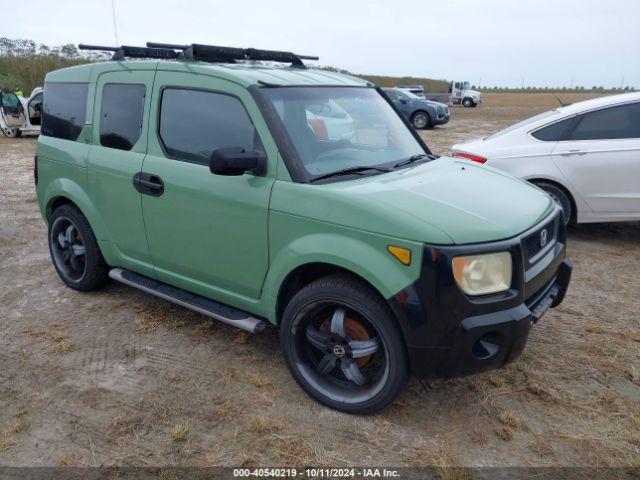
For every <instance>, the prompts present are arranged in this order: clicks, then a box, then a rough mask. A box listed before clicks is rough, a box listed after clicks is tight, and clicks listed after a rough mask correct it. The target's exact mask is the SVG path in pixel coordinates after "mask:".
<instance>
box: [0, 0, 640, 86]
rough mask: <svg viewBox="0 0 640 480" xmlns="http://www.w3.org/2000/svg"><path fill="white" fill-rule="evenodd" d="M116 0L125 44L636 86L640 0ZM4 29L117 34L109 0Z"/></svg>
mask: <svg viewBox="0 0 640 480" xmlns="http://www.w3.org/2000/svg"><path fill="white" fill-rule="evenodd" d="M113 1H114V3H115V13H116V22H117V23H116V25H117V31H118V40H119V42H120V43H121V44H128V45H131V44H133V45H136V44H140V45H141V44H144V42H146V41H160V42H176V43H209V44H214V45H227V46H238V47H256V48H265V49H278V50H291V51H294V52H296V53H300V54H309V55H319V56H320V62H319V63H320V64H321V65H332V66H335V67H339V68H344V69H347V70H349V71H352V72H354V73H368V74H379V75H413V76H424V77H431V78H445V79H449V80H451V79H457V80H469V81H471V82H472V83H474V84H478V83H479V82H481V85H485V86H494V85H499V86H520V85H521V84H522V83H524V85H525V86H526V85H532V86H563V85H564V86H570V85H571V84H572V82H573V85H583V86H585V87H587V88H590V87H591V86H593V85H597V86H599V85H603V86H606V87H611V86H616V87H618V86H620V84H621V82H622V81H623V78H624V84H625V85H631V86H634V87H636V88H640V1H639V0H606V1H603V0H511V1H508V0H484V1H482V2H478V1H473V0H439V1H437V2H434V1H429V0H423V1H421V2H414V1H405V2H399V1H395V2H394V1H390V0H385V1H379V0H370V1H363V0H313V1H306V0H260V1H255V0H252V1H247V0H243V1H232V0H225V1H224V2H222V1H215V0H209V1H207V0H180V1H177V0H154V1H150V0H144V1H143V0H140V1H135V0H126V1H125V0H113ZM4 2H8V0H2V3H4ZM4 10H5V12H4V13H5V14H6V13H7V11H6V9H4ZM0 35H2V36H7V37H10V38H29V39H32V40H35V41H36V42H38V43H46V44H49V45H59V44H64V43H76V44H77V43H80V42H85V43H102V44H107V45H113V44H114V43H115V39H114V27H113V18H112V13H111V0H78V1H73V0H54V1H52V0H46V1H41V0H31V1H30V2H27V3H24V4H20V5H15V8H13V7H12V8H10V15H8V16H7V15H5V16H4V20H3V22H2V32H0Z"/></svg>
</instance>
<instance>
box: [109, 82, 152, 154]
mask: <svg viewBox="0 0 640 480" xmlns="http://www.w3.org/2000/svg"><path fill="white" fill-rule="evenodd" d="M146 91H147V89H146V87H145V86H144V85H126V84H107V85H105V86H104V87H103V88H102V106H101V108H100V145H102V146H103V147H109V148H117V149H118V150H131V148H133V146H134V145H135V143H136V142H137V141H138V138H140V134H141V133H142V121H143V115H144V97H145V93H146Z"/></svg>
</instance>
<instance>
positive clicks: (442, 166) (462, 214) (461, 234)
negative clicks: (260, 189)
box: [271, 157, 554, 244]
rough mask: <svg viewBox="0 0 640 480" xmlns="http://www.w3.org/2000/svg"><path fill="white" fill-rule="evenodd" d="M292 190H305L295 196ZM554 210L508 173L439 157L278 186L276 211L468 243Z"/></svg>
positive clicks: (521, 227)
mask: <svg viewBox="0 0 640 480" xmlns="http://www.w3.org/2000/svg"><path fill="white" fill-rule="evenodd" d="M283 183H284V182H283ZM289 188H293V189H301V190H303V191H301V192H297V193H296V194H295V195H292V194H291V192H287V190H288V189H289ZM309 189H313V190H309ZM553 205H554V204H553V201H552V200H551V198H550V197H549V196H548V195H547V194H546V193H544V192H542V191H541V190H540V189H538V188H536V187H534V186H531V185H530V184H528V183H526V182H524V181H522V180H519V179H516V178H514V177H511V176H510V175H508V174H506V173H504V172H501V171H499V170H496V169H493V168H491V167H486V166H482V165H479V164H477V163H474V162H470V161H466V160H462V159H456V158H450V157H440V158H439V159H437V160H434V161H431V162H428V163H425V164H421V165H418V166H416V167H411V168H408V169H404V170H400V171H394V172H390V173H386V174H381V175H371V176H367V177H364V178H360V179H357V180H347V181H341V182H335V183H329V184H322V185H309V184H290V185H289V186H286V187H285V188H284V189H280V188H274V193H273V196H272V204H271V208H272V209H274V210H279V211H283V212H285V213H290V214H293V215H297V216H305V217H308V218H311V219H314V220H318V221H324V222H329V223H332V224H337V225H342V226H345V227H350V228H355V229H359V230H365V231H369V232H373V233H379V234H382V235H388V236H392V237H396V238H403V239H406V240H413V241H419V242H425V243H431V244H467V243H478V242H487V241H492V240H500V239H505V238H509V237H513V236H515V235H517V234H519V233H521V232H523V231H525V230H527V229H528V228H530V227H531V226H533V225H534V224H536V223H537V222H539V221H540V220H542V219H543V218H544V217H545V216H546V215H548V214H549V213H550V212H551V211H552V210H553Z"/></svg>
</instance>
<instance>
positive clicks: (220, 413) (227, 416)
mask: <svg viewBox="0 0 640 480" xmlns="http://www.w3.org/2000/svg"><path fill="white" fill-rule="evenodd" d="M235 414H236V408H235V406H234V405H233V403H232V402H230V401H229V400H225V401H220V402H219V403H217V404H214V405H213V406H212V407H211V410H209V411H208V412H207V413H205V415H204V419H205V420H209V421H219V420H221V421H229V420H231V419H232V418H233V417H234V416H235Z"/></svg>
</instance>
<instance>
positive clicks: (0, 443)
mask: <svg viewBox="0 0 640 480" xmlns="http://www.w3.org/2000/svg"><path fill="white" fill-rule="evenodd" d="M14 445H15V442H13V441H11V440H9V439H6V438H3V439H0V452H4V451H5V450H9V449H10V448H11V447H13V446H14Z"/></svg>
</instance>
